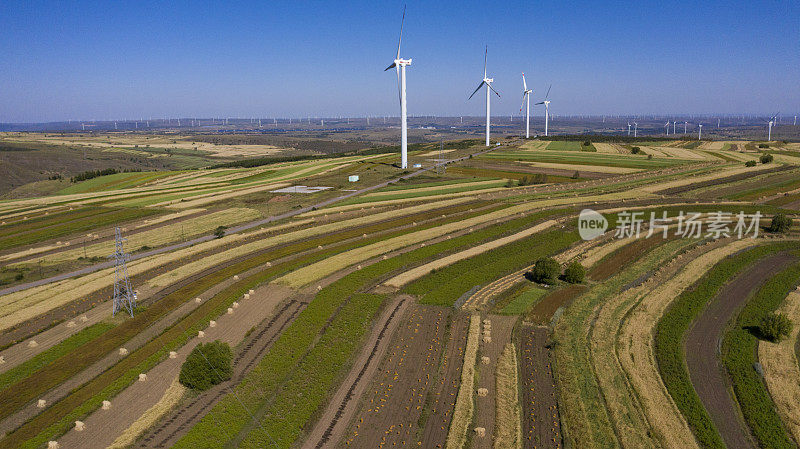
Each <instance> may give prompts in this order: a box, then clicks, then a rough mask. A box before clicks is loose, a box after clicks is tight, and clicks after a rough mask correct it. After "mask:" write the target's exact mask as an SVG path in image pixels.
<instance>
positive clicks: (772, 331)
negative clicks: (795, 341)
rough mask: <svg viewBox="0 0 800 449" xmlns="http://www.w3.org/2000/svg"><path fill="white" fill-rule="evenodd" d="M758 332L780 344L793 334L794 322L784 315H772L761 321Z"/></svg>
mask: <svg viewBox="0 0 800 449" xmlns="http://www.w3.org/2000/svg"><path fill="white" fill-rule="evenodd" d="M758 331H759V333H760V334H761V336H762V337H764V338H766V339H767V340H769V341H773V342H778V341H781V340H782V339H783V338H785V337H788V336H789V333H790V332H792V322H791V321H790V320H789V318H788V317H787V316H786V315H784V314H782V313H770V314H769V315H767V316H765V317H764V318H762V319H761V323H760V324H759V326H758Z"/></svg>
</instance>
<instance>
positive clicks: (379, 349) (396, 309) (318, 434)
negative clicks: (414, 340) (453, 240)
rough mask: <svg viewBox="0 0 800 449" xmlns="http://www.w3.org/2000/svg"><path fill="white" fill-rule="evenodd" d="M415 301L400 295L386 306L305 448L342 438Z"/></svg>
mask: <svg viewBox="0 0 800 449" xmlns="http://www.w3.org/2000/svg"><path fill="white" fill-rule="evenodd" d="M412 301H413V299H411V298H410V297H409V296H401V297H398V298H395V300H394V301H393V302H392V303H391V304H390V305H389V307H386V309H385V310H384V311H383V314H382V315H381V317H380V319H379V320H378V321H377V322H376V324H375V326H374V327H373V329H372V332H371V333H370V336H369V340H367V342H366V343H365V344H364V347H363V348H362V350H361V354H359V356H358V359H356V361H355V363H354V364H353V368H351V369H350V372H349V373H348V374H347V377H346V378H345V380H344V381H343V382H342V383H341V384H340V386H339V389H338V390H337V391H336V392H335V393H334V396H333V399H331V401H330V402H329V403H328V406H327V407H326V408H325V411H324V412H323V414H322V416H321V417H320V419H319V420H318V421H317V423H316V424H315V425H314V427H313V429H312V430H311V433H310V434H309V436H308V437H307V438H306V440H305V443H304V444H303V446H302V447H303V449H314V448H317V449H318V448H323V447H325V446H326V445H327V444H329V443H335V442H337V441H339V440H340V439H341V438H342V436H343V435H344V433H345V431H346V430H347V425H348V424H349V423H350V420H351V419H352V418H353V415H354V414H355V413H356V411H357V407H358V399H359V398H360V397H361V396H362V395H363V394H364V391H365V390H366V388H367V387H368V386H369V383H370V379H372V376H374V375H375V372H376V371H377V369H378V365H379V364H380V362H381V359H383V355H384V354H385V353H386V350H387V348H388V346H389V343H390V342H391V337H392V334H393V333H394V331H395V330H396V329H397V327H398V326H399V324H400V321H401V320H402V317H403V314H404V313H405V311H406V309H407V308H408V305H409V304H410V303H411V302H412Z"/></svg>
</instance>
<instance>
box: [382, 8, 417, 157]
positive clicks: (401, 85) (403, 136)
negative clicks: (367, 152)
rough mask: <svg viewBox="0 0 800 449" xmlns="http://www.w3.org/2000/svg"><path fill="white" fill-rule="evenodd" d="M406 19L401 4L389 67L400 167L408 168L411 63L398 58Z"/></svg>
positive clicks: (408, 60) (409, 60) (387, 68)
mask: <svg viewBox="0 0 800 449" xmlns="http://www.w3.org/2000/svg"><path fill="white" fill-rule="evenodd" d="M405 21H406V7H405V6H403V18H402V19H401V20H400V38H399V39H398V40H397V55H396V56H395V58H394V62H392V65H390V66H389V67H386V69H385V70H384V72H385V71H386V70H389V69H391V68H394V69H395V72H397V90H398V94H399V96H400V168H402V169H406V168H408V116H407V112H406V66H409V65H411V59H400V43H401V42H403V24H404V23H405Z"/></svg>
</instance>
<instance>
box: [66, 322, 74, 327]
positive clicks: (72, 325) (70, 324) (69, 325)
mask: <svg viewBox="0 0 800 449" xmlns="http://www.w3.org/2000/svg"><path fill="white" fill-rule="evenodd" d="M75 326H76V324H75V322H74V321H70V322H69V323H67V327H75Z"/></svg>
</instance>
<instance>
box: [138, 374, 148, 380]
mask: <svg viewBox="0 0 800 449" xmlns="http://www.w3.org/2000/svg"><path fill="white" fill-rule="evenodd" d="M146 380H147V374H145V373H141V374H139V382H144V381H146Z"/></svg>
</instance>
